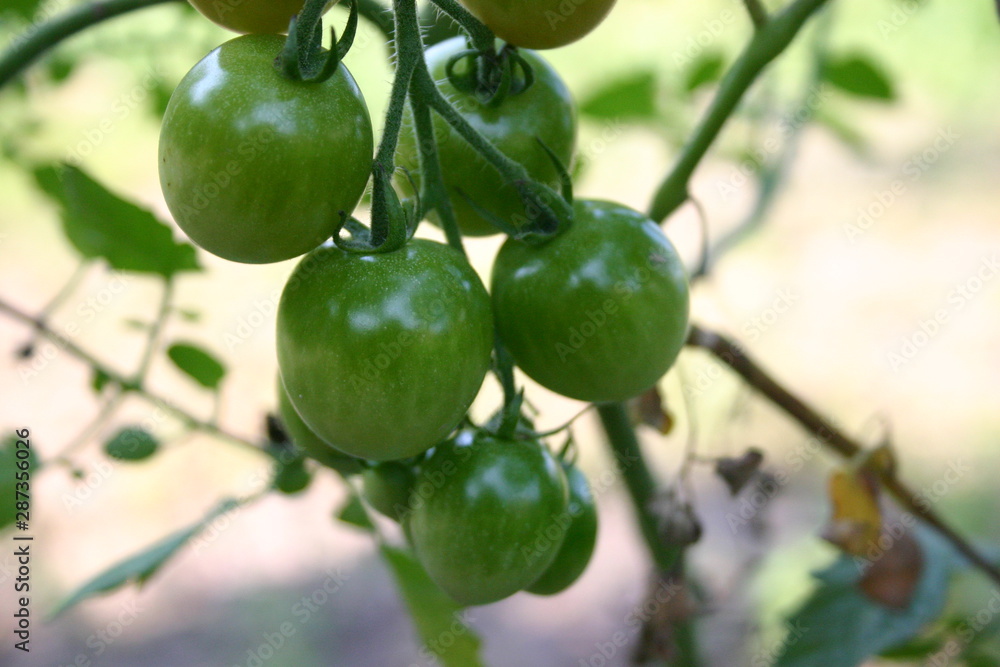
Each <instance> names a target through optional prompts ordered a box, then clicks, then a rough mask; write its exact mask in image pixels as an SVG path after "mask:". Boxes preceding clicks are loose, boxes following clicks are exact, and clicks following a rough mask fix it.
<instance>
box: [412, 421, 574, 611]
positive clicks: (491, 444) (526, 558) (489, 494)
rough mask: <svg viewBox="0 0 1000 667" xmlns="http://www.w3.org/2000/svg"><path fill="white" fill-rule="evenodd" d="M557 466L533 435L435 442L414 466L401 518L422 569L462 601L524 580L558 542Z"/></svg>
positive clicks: (537, 571) (541, 568)
mask: <svg viewBox="0 0 1000 667" xmlns="http://www.w3.org/2000/svg"><path fill="white" fill-rule="evenodd" d="M566 503H567V490H566V481H565V478H564V476H563V474H562V471H561V470H560V466H559V464H558V463H556V461H555V459H554V458H553V457H552V456H551V455H550V454H549V452H548V450H546V449H545V448H544V447H543V446H541V445H540V444H539V443H538V442H535V441H523V440H522V441H507V440H499V439H496V438H493V437H489V436H480V437H478V438H477V439H476V440H475V441H474V442H473V443H472V444H471V445H459V444H456V443H455V442H454V441H449V442H446V443H443V444H441V445H439V446H437V447H436V448H435V450H434V453H433V454H432V455H431V457H430V458H429V459H428V460H427V461H426V462H425V463H424V464H423V466H421V471H420V474H419V476H418V477H417V481H416V483H415V484H414V487H413V495H412V496H411V499H410V505H411V507H412V510H411V512H410V513H409V515H408V516H407V517H406V519H405V520H406V527H407V529H408V531H407V533H408V535H409V537H410V540H411V542H412V543H413V548H414V551H415V552H416V555H417V558H418V559H419V560H420V562H421V563H422V564H423V566H424V568H425V569H426V570H427V574H428V575H430V577H431V579H433V580H434V582H435V583H437V585H438V586H440V587H441V589H442V590H444V591H445V592H446V593H448V595H450V596H451V597H452V598H454V599H455V600H456V601H457V602H459V603H461V604H464V605H475V604H488V603H490V602H496V601H497V600H501V599H503V598H505V597H507V596H509V595H513V594H514V593H516V592H517V591H519V590H522V589H523V588H525V587H526V586H529V585H531V584H532V583H533V582H534V581H535V580H537V579H538V577H539V576H541V574H542V573H543V572H545V570H546V569H547V568H548V567H549V565H551V563H552V561H553V559H554V558H555V557H556V553H557V552H558V550H559V547H560V545H561V544H562V538H563V535H562V533H561V532H560V531H559V529H558V525H557V521H558V518H559V517H560V516H561V515H563V514H564V513H565V512H566Z"/></svg>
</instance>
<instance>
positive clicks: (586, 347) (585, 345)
mask: <svg viewBox="0 0 1000 667" xmlns="http://www.w3.org/2000/svg"><path fill="white" fill-rule="evenodd" d="M573 211H574V213H573V221H572V223H571V224H570V225H569V228H568V229H567V230H566V231H565V232H563V233H561V234H560V235H558V236H556V237H555V238H553V239H551V240H549V241H547V242H546V243H544V244H542V245H538V246H531V245H527V244H524V243H521V242H519V241H515V240H513V239H508V240H507V241H506V242H505V243H504V245H503V247H502V248H501V249H500V252H499V253H498V254H497V258H496V262H495V263H494V266H493V279H492V284H493V289H492V294H493V309H494V315H495V317H496V320H497V331H498V333H499V335H500V339H501V340H502V341H503V342H504V344H505V345H506V346H507V349H509V350H510V353H511V355H512V356H513V357H514V361H515V362H516V363H517V365H518V366H520V367H521V369H522V370H523V371H524V372H525V373H527V374H528V376H529V377H531V378H532V379H533V380H535V381H536V382H538V383H539V384H541V385H542V386H544V387H547V388H548V389H551V390H552V391H554V392H556V393H559V394H562V395H563V396H569V397H570V398H575V399H579V400H581V401H591V402H603V401H622V400H625V399H627V398H631V397H632V396H635V395H637V394H639V393H641V392H642V391H644V390H646V389H648V388H649V387H651V386H653V385H654V384H655V383H656V382H657V380H659V379H660V378H661V377H662V376H663V374H664V373H666V372H667V370H668V369H669V368H670V366H671V365H672V364H673V363H674V360H675V359H676V358H677V355H678V353H679V352H680V350H681V347H682V346H683V345H684V341H685V339H686V337H687V326H688V285H687V279H686V277H685V273H684V266H683V264H682V263H681V260H680V257H679V256H678V255H677V251H676V250H675V249H674V247H673V245H671V243H670V241H668V240H667V238H666V237H665V236H664V235H663V232H662V231H661V230H660V228H659V227H658V226H657V225H656V224H655V223H654V222H653V221H651V220H649V219H648V218H646V216H644V215H642V214H641V213H638V212H636V211H633V210H631V209H629V208H626V207H624V206H621V205H618V204H613V203H610V202H601V201H577V202H576V204H575V205H574V207H573Z"/></svg>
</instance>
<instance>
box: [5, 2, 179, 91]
mask: <svg viewBox="0 0 1000 667" xmlns="http://www.w3.org/2000/svg"><path fill="white" fill-rule="evenodd" d="M177 1H178V0H99V1H98V2H92V3H88V4H86V5H79V6H77V7H73V8H72V9H70V10H69V11H67V12H65V13H63V14H60V15H59V16H57V17H56V18H54V19H52V20H50V21H46V22H45V23H43V24H41V25H38V26H32V27H31V28H29V29H28V30H27V31H26V32H25V34H24V35H22V36H21V37H17V38H15V39H14V41H13V43H12V45H11V46H10V47H9V48H8V49H7V51H6V52H5V53H4V54H3V55H2V56H0V88H3V87H4V86H5V85H7V84H8V83H10V82H11V81H12V80H13V79H14V78H15V77H16V76H17V75H18V74H20V73H21V72H22V71H24V70H25V69H26V68H27V67H28V66H29V65H31V63H33V62H34V61H35V60H36V59H37V58H38V57H39V56H41V55H42V54H43V53H45V52H46V51H48V50H49V49H51V48H52V47H53V46H55V45H56V44H58V43H59V42H61V41H63V40H64V39H66V38H68V37H72V36H73V35H75V34H76V33H78V32H80V31H81V30H84V29H85V28H89V27H90V26H92V25H95V24H97V23H100V22H101V21H106V20H107V19H110V18H113V17H115V16H120V15H122V14H126V13H128V12H132V11H135V10H137V9H143V8H145V7H152V6H153V5H159V4H163V3H165V2H177Z"/></svg>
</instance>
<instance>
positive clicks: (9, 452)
mask: <svg viewBox="0 0 1000 667" xmlns="http://www.w3.org/2000/svg"><path fill="white" fill-rule="evenodd" d="M18 440H23V438H18V437H17V435H16V434H11V435H9V436H7V437H6V438H4V440H3V444H2V445H0V475H3V477H0V530H3V529H4V528H6V527H7V526H9V525H11V524H12V523H14V519H15V518H16V514H17V506H16V505H15V500H16V493H15V492H16V491H17V487H16V484H17V482H18V479H17V477H16V476H15V473H18V472H23V471H22V470H21V469H20V468H19V467H18V461H21V460H24V461H27V462H28V470H27V473H28V476H29V479H30V477H31V476H33V475H34V471H35V469H36V468H37V467H38V457H37V456H35V450H34V448H33V447H29V448H28V449H25V448H24V447H21V448H20V450H21V451H27V453H28V454H27V457H20V458H19V457H18V456H17V450H18V449H19V448H18V447H17V441H18ZM27 440H28V444H29V445H30V444H31V443H32V438H30V437H29V438H27Z"/></svg>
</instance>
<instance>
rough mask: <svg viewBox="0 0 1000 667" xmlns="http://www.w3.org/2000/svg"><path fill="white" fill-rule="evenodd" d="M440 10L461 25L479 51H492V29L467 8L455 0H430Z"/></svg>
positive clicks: (493, 38)
mask: <svg viewBox="0 0 1000 667" xmlns="http://www.w3.org/2000/svg"><path fill="white" fill-rule="evenodd" d="M431 2H433V3H434V4H435V5H437V6H438V7H439V8H440V9H441V11H443V12H444V13H445V14H447V15H448V16H450V17H451V18H453V19H454V20H455V22H456V23H457V24H458V25H460V26H462V30H464V31H465V32H466V33H468V35H469V37H471V38H472V45H473V46H474V47H475V48H476V49H478V50H480V51H484V52H485V51H492V50H493V43H494V40H495V39H496V37H494V35H493V31H492V30H490V29H489V28H487V27H486V26H485V25H484V24H483V23H482V21H480V20H479V19H477V18H476V17H475V16H473V15H472V14H471V13H470V12H469V10H467V9H466V8H465V7H463V6H462V5H460V4H458V3H457V2H456V1H455V0H431Z"/></svg>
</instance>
